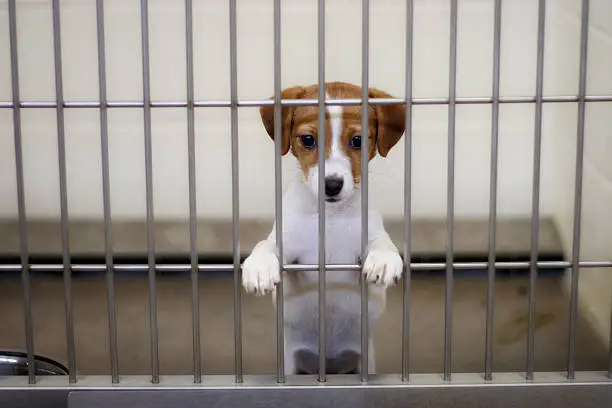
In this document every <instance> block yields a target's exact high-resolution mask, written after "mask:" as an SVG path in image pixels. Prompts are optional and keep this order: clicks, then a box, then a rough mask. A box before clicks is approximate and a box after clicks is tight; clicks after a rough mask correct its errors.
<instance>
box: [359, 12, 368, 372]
mask: <svg viewBox="0 0 612 408" xmlns="http://www.w3.org/2000/svg"><path fill="white" fill-rule="evenodd" d="M361 24H362V26H361V101H362V104H361V259H362V260H363V261H365V259H366V256H367V254H368V246H369V245H368V164H369V163H368V162H369V156H370V154H369V153H370V150H369V145H370V144H369V133H370V132H369V130H370V129H369V126H370V125H369V116H370V115H369V104H368V99H369V97H370V91H369V87H370V85H369V82H370V78H369V77H370V65H369V64H370V57H369V54H370V1H369V0H363V2H362V5H361ZM360 283H361V285H360V287H361V369H360V373H361V381H362V382H367V381H368V354H369V350H368V345H369V340H368V338H369V333H368V332H369V327H368V323H369V318H368V315H369V313H368V282H367V280H366V277H365V274H363V273H362V274H361V279H360Z"/></svg>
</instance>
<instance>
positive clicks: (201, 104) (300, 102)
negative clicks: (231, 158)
mask: <svg viewBox="0 0 612 408" xmlns="http://www.w3.org/2000/svg"><path fill="white" fill-rule="evenodd" d="M579 100H580V98H579V97H578V96H572V95H557V96H544V97H543V98H542V103H575V102H579ZM493 102H495V101H494V100H493V98H489V97H458V98H455V104H457V105H490V104H492V103H493ZM498 102H499V103H500V104H525V103H536V97H535V96H500V97H499V100H498ZM584 102H587V103H593V102H612V95H587V96H585V98H584ZM405 103H406V100H405V99H402V98H371V99H370V100H369V104H370V105H374V106H384V105H403V104H405ZM411 103H412V105H428V106H430V105H448V104H449V103H450V101H449V99H448V98H414V99H412V101H411ZM237 104H238V106H239V107H241V108H242V107H244V108H256V107H261V106H272V105H274V101H273V100H268V99H263V100H240V101H238V103H237ZM318 104H319V101H318V99H282V100H281V105H282V106H318ZM19 105H20V107H21V108H36V109H55V108H56V107H57V103H55V102H45V101H25V102H21V103H20V104H19ZM63 105H64V107H65V108H99V107H100V102H96V101H92V102H87V101H66V102H64V104H63ZM107 105H108V107H109V108H114V109H115V108H142V107H143V106H144V103H143V102H139V101H110V102H107ZM187 105H188V103H187V102H186V101H185V102H183V101H154V102H151V103H150V106H151V108H186V107H187ZM193 105H194V107H195V108H229V107H231V105H232V102H231V101H227V100H210V101H194V104H193ZM359 105H361V99H359V98H347V99H326V100H325V106H359ZM13 106H14V104H13V103H12V102H0V109H2V108H4V109H12V108H13Z"/></svg>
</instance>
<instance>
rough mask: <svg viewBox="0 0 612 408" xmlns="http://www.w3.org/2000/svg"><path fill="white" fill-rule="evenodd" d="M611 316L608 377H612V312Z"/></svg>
mask: <svg viewBox="0 0 612 408" xmlns="http://www.w3.org/2000/svg"><path fill="white" fill-rule="evenodd" d="M610 316H611V318H610V319H611V320H610V338H609V340H608V341H609V343H608V378H610V379H612V313H611V314H610Z"/></svg>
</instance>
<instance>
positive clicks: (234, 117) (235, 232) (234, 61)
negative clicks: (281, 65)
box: [229, 0, 243, 383]
mask: <svg viewBox="0 0 612 408" xmlns="http://www.w3.org/2000/svg"><path fill="white" fill-rule="evenodd" d="M229 23H230V77H231V78H230V97H231V101H232V105H231V111H230V112H231V125H230V126H231V138H232V250H233V257H234V265H233V272H234V350H235V352H234V353H235V354H234V371H235V381H236V382H237V383H241V382H242V381H243V372H242V291H241V289H242V287H241V284H240V282H241V267H240V236H239V233H240V225H239V216H240V215H239V211H240V202H239V198H240V196H239V194H240V190H239V177H238V176H239V172H238V40H237V23H236V0H230V3H229Z"/></svg>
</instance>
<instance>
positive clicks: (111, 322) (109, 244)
mask: <svg viewBox="0 0 612 408" xmlns="http://www.w3.org/2000/svg"><path fill="white" fill-rule="evenodd" d="M96 23H97V24H96V27H97V39H98V92H99V94H100V95H99V97H100V101H101V103H100V145H101V146H100V150H101V152H102V205H103V208H104V254H105V256H104V258H105V262H106V265H107V269H106V290H107V292H108V293H107V307H108V333H109V341H110V364H111V381H112V383H113V384H118V383H119V351H118V347H117V306H116V303H115V269H114V268H113V238H112V224H111V199H110V164H109V152H108V106H107V105H106V103H107V92H106V89H107V88H106V46H105V41H104V35H105V33H104V0H96Z"/></svg>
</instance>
